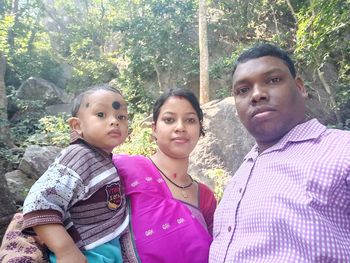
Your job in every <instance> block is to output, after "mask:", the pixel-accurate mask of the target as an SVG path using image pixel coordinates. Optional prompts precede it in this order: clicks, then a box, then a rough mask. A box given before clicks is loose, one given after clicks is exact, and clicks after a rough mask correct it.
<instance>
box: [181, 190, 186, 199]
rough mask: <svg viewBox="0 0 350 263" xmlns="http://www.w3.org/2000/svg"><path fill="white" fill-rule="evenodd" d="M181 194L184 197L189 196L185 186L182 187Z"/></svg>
mask: <svg viewBox="0 0 350 263" xmlns="http://www.w3.org/2000/svg"><path fill="white" fill-rule="evenodd" d="M181 194H182V196H183V197H184V198H188V195H187V193H186V192H185V190H184V189H183V188H182V189H181Z"/></svg>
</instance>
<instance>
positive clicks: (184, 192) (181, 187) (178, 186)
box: [150, 158, 194, 198]
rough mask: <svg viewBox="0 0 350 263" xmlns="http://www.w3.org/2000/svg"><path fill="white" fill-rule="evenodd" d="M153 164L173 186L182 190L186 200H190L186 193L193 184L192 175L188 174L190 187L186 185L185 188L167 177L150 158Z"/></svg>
mask: <svg viewBox="0 0 350 263" xmlns="http://www.w3.org/2000/svg"><path fill="white" fill-rule="evenodd" d="M150 160H151V162H152V163H153V165H154V166H155V167H156V168H157V170H158V171H159V172H160V173H161V174H162V175H163V176H164V177H165V178H166V179H167V180H168V181H169V182H170V183H171V184H172V185H175V186H176V187H177V188H180V189H181V194H182V196H183V197H184V198H188V195H187V193H186V191H185V189H186V188H189V187H190V186H191V185H192V184H193V181H194V180H193V178H192V177H191V175H189V174H187V175H188V176H189V177H190V179H191V182H190V183H189V184H188V185H185V186H181V185H178V184H177V183H175V182H173V181H172V180H171V179H170V178H169V177H168V176H166V175H165V173H164V172H163V171H162V170H161V169H159V167H158V166H157V165H156V164H155V163H154V162H153V160H152V159H151V158H150Z"/></svg>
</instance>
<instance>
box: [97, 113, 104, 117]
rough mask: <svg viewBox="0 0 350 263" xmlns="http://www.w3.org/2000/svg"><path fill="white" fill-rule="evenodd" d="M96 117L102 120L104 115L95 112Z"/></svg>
mask: <svg viewBox="0 0 350 263" xmlns="http://www.w3.org/2000/svg"><path fill="white" fill-rule="evenodd" d="M96 116H97V117H99V118H103V117H104V116H105V114H104V113H103V112H97V113H96Z"/></svg>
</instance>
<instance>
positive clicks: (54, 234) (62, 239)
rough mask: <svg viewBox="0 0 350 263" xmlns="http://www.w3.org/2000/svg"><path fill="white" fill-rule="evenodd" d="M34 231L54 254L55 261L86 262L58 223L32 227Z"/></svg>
mask: <svg viewBox="0 0 350 263" xmlns="http://www.w3.org/2000/svg"><path fill="white" fill-rule="evenodd" d="M33 229H34V231H35V233H36V234H37V235H38V236H39V238H40V239H41V240H42V241H43V242H44V243H45V244H46V246H47V247H48V248H49V249H50V250H51V251H52V252H53V253H54V254H55V256H56V259H57V263H72V262H74V263H87V260H86V258H85V256H84V255H83V253H81V251H80V250H79V248H78V247H77V246H76V245H75V243H74V241H73V239H72V238H71V237H70V235H69V234H68V233H67V231H66V229H65V228H64V227H63V226H62V225H60V224H48V225H39V226H35V227H33Z"/></svg>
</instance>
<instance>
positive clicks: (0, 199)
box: [0, 174, 16, 239]
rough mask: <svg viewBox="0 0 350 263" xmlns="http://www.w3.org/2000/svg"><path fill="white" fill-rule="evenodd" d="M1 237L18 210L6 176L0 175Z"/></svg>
mask: <svg viewBox="0 0 350 263" xmlns="http://www.w3.org/2000/svg"><path fill="white" fill-rule="evenodd" d="M0 204H1V209H0V238H1V239H2V237H3V235H4V233H5V231H6V228H7V225H8V224H9V223H10V221H11V219H12V217H13V215H14V213H15V212H16V203H15V199H14V197H13V196H12V194H11V192H10V191H9V190H8V186H7V183H6V179H5V176H3V175H2V174H1V175H0Z"/></svg>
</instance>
